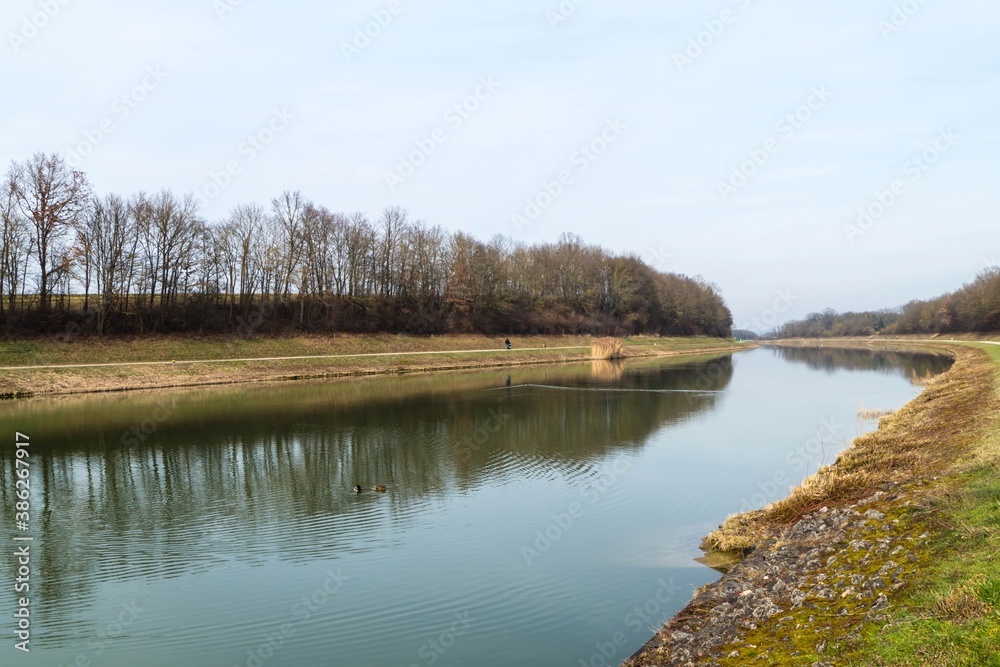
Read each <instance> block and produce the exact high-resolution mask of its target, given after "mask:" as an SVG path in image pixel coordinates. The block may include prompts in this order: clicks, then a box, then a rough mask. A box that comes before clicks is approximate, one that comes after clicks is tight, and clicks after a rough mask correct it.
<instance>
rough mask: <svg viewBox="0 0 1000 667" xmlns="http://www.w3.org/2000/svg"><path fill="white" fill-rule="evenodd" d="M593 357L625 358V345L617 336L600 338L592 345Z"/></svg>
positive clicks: (591, 353)
mask: <svg viewBox="0 0 1000 667" xmlns="http://www.w3.org/2000/svg"><path fill="white" fill-rule="evenodd" d="M590 356H591V358H592V359H624V358H625V347H624V346H623V345H622V342H621V341H620V340H618V339H617V338H599V339H597V340H595V341H594V342H593V343H592V344H591V346H590Z"/></svg>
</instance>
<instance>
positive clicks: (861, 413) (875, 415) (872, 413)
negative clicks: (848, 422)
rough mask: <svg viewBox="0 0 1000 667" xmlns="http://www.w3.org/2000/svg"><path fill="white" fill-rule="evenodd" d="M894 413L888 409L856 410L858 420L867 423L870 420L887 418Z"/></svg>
mask: <svg viewBox="0 0 1000 667" xmlns="http://www.w3.org/2000/svg"><path fill="white" fill-rule="evenodd" d="M895 413H896V411H895V410H892V409H888V408H881V409H871V408H860V409H858V419H864V420H865V421H868V420H870V419H879V418H881V417H889V416H891V415H893V414H895Z"/></svg>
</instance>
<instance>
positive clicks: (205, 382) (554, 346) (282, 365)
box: [0, 334, 752, 398]
mask: <svg viewBox="0 0 1000 667" xmlns="http://www.w3.org/2000/svg"><path fill="white" fill-rule="evenodd" d="M593 340H595V339H593V338H591V337H589V336H528V337H517V338H516V339H515V340H513V341H512V342H513V344H514V349H512V350H505V349H503V341H504V339H503V337H502V336H501V337H488V336H479V335H449V336H406V335H390V334H376V335H343V336H294V337H281V338H258V339H232V338H224V337H206V338H191V337H180V336H149V337H137V338H128V339H126V338H107V339H105V338H75V339H74V338H70V339H68V340H66V339H51V338H48V339H38V340H28V341H8V342H4V343H0V388H2V389H0V397H2V398H22V397H29V396H39V395H55V394H80V393H91V392H110V391H130V390H139V389H162V388H171V387H197V386H209V385H226V384H239V383H249V382H280V381H292V380H315V379H322V378H330V377H343V376H352V375H376V374H388V373H403V372H424V371H434V370H458V369H469V368H490V367H499V366H520V365H531V364H546V363H559V362H571V361H583V360H587V359H589V358H590V345H591V343H592V342H593ZM623 342H624V343H625V354H626V356H628V357H650V356H677V355H687V354H706V353H714V352H726V351H734V352H735V351H738V350H742V349H748V348H750V347H752V345H750V344H746V343H737V342H736V341H733V340H731V339H717V338H703V337H692V338H647V337H637V338H626V339H624V341H623Z"/></svg>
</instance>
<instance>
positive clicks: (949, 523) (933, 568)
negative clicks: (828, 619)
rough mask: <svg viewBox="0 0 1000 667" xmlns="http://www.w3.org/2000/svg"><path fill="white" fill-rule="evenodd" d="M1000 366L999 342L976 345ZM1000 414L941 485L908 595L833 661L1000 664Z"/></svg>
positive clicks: (911, 666)
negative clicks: (922, 565) (957, 472)
mask: <svg viewBox="0 0 1000 667" xmlns="http://www.w3.org/2000/svg"><path fill="white" fill-rule="evenodd" d="M976 347H979V348H980V349H983V350H985V351H986V353H987V354H988V355H989V357H990V359H991V360H992V361H993V363H994V365H995V366H996V367H997V381H998V383H1000V347H998V346H990V345H976ZM998 464H1000V420H994V423H993V424H992V425H991V426H990V427H989V428H988V429H987V431H986V432H985V433H984V434H983V436H982V438H981V440H980V442H979V447H978V448H977V450H976V452H975V455H974V458H973V460H972V461H971V462H970V463H969V464H968V466H967V469H966V470H965V471H964V472H962V473H961V474H960V475H958V476H957V477H956V478H955V479H953V480H949V481H948V482H946V483H945V484H944V485H943V488H941V489H939V490H938V492H937V494H936V497H935V499H934V500H933V501H932V504H931V507H930V511H929V512H928V520H929V521H931V522H932V524H933V528H935V529H936V530H933V532H932V531H929V532H932V534H936V537H935V539H934V540H932V541H931V542H930V543H929V545H928V546H927V553H926V554H922V556H926V558H921V560H922V561H924V562H926V563H927V567H925V568H923V569H922V570H921V572H920V573H919V575H918V578H917V579H916V580H915V581H914V582H913V583H912V585H911V586H910V587H909V591H910V593H909V598H908V599H905V600H903V601H902V603H901V604H898V605H894V607H895V608H896V609H897V611H895V612H894V613H893V614H892V615H891V617H890V621H889V622H888V623H887V624H882V625H880V626H869V627H867V628H865V629H864V632H863V633H862V639H861V643H860V645H859V646H856V647H853V648H850V649H845V650H844V651H843V652H842V653H841V654H840V655H839V656H838V657H836V658H835V659H834V664H845V665H876V666H878V667H903V666H906V667H917V666H920V667H924V666H927V667H930V666H932V665H933V666H934V667H1000V469H998Z"/></svg>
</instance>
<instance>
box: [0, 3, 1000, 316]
mask: <svg viewBox="0 0 1000 667" xmlns="http://www.w3.org/2000/svg"><path fill="white" fill-rule="evenodd" d="M560 6H562V7H563V8H564V11H563V14H565V16H563V15H562V14H558V12H560ZM227 8H228V9H229V10H231V11H228V10H227ZM894 8H898V9H894ZM390 9H392V10H394V11H395V13H394V14H393V13H392V11H390ZM570 9H572V11H569V10H570ZM46 11H47V12H48V14H51V15H52V16H51V17H49V16H47V15H45V14H44V13H43V12H46ZM373 12H376V13H377V12H382V13H383V15H384V16H391V17H392V19H391V21H390V22H388V23H387V25H385V26H384V27H383V26H379V25H378V24H377V23H372V22H373V21H374V19H373ZM551 12H556V13H551ZM724 12H725V13H724ZM894 13H895V16H894ZM556 18H558V19H560V20H559V21H556V20H555V19H556ZM562 19H565V20H562ZM894 19H895V23H893V20H894ZM904 19H905V20H904ZM383 22H385V21H383ZM366 27H367V28H368V29H369V31H370V32H371V33H372V34H373V35H374V37H372V38H371V39H370V43H368V44H367V45H365V43H364V41H361V40H359V41H357V43H356V45H355V38H356V31H357V30H358V29H360V30H364V29H365V28H366ZM890 28H892V30H890ZM896 28H898V29H896ZM0 29H2V31H3V41H2V44H0V54H2V55H0V67H2V69H0V72H2V74H0V76H2V79H3V90H4V94H3V97H2V98H0V160H2V161H3V163H4V164H7V163H9V161H10V160H12V159H23V158H24V157H26V156H28V155H30V154H31V153H32V152H34V151H37V150H43V151H58V152H62V153H64V154H70V153H71V151H73V150H76V149H77V148H78V147H80V144H81V143H82V144H83V150H84V152H86V151H87V149H91V150H90V151H89V152H90V154H89V155H86V156H81V157H80V158H79V164H80V168H82V169H84V170H85V171H86V172H87V173H88V175H89V176H90V179H91V181H92V183H93V185H94V186H95V188H96V189H97V190H98V191H101V192H108V191H117V192H122V193H130V192H134V191H138V190H156V189H159V188H160V187H164V186H166V187H170V188H172V189H174V190H177V191H179V192H188V191H196V190H197V191H199V192H201V193H202V198H203V201H204V202H205V206H204V208H203V214H204V215H205V216H206V217H207V218H209V219H216V218H221V217H224V216H225V215H226V214H227V212H228V211H229V209H230V207H232V206H233V205H234V204H236V203H238V202H245V201H259V202H262V203H263V202H267V201H268V200H269V199H270V198H271V197H272V196H274V195H277V194H278V193H280V192H281V191H282V190H284V189H301V190H302V191H303V192H304V193H305V194H306V195H307V196H308V197H310V198H312V199H314V200H316V201H318V202H321V203H324V204H326V205H328V206H330V207H331V208H333V209H337V210H345V211H353V210H362V211H365V212H368V213H369V214H370V215H372V216H375V215H377V214H378V212H379V211H380V210H381V209H382V208H383V207H384V206H386V205H399V206H403V207H405V208H407V209H408V210H409V211H410V213H411V215H412V216H413V217H414V218H418V219H424V220H427V221H428V222H430V223H436V224H441V225H443V226H444V227H446V228H448V229H451V230H465V231H469V232H471V233H473V234H474V235H476V236H478V237H480V238H482V239H486V238H488V237H489V236H492V235H493V234H495V233H501V234H504V235H510V236H513V237H514V238H517V239H522V240H525V241H529V242H538V241H550V240H555V239H556V238H558V236H559V235H560V234H561V233H563V232H573V233H576V234H580V235H581V236H582V237H583V238H584V239H585V240H586V241H588V242H592V243H596V244H600V245H603V246H606V247H608V248H611V249H613V250H616V251H625V252H629V251H631V252H635V253H637V254H639V255H640V256H642V257H643V258H644V259H645V260H646V261H647V262H649V263H651V264H653V265H655V266H657V268H660V269H664V270H671V271H677V272H681V273H686V274H689V275H698V274H700V275H702V276H704V277H705V278H706V279H708V280H710V281H712V282H715V283H717V284H718V285H719V286H720V287H721V288H722V291H723V293H724V295H725V297H726V299H727V301H728V303H729V305H730V307H731V308H732V310H733V313H734V316H735V320H736V325H737V326H740V327H748V326H751V324H752V323H753V322H754V320H755V319H756V320H758V321H759V322H760V321H761V320H760V318H761V317H762V316H763V315H764V314H765V313H766V312H767V309H768V308H769V307H770V306H771V305H772V304H773V302H774V301H775V300H776V298H777V293H778V292H782V293H785V294H787V293H788V292H789V291H790V292H791V294H792V295H794V299H793V301H794V303H793V304H792V305H791V307H790V308H788V309H787V311H786V312H784V313H782V314H781V316H780V319H782V320H783V319H787V318H789V317H801V316H803V315H805V314H806V313H808V312H811V311H815V310H820V309H822V308H824V307H827V306H831V307H834V308H837V309H839V310H847V309H862V308H875V307H880V306H891V305H898V304H900V303H903V302H905V301H908V300H909V299H911V298H918V297H919V298H926V297H931V296H935V295H937V294H940V293H942V292H945V291H950V290H953V289H955V288H957V287H959V286H960V285H961V284H962V283H963V282H967V281H969V280H971V279H972V278H973V277H974V276H975V274H976V273H977V272H979V271H980V270H981V269H982V268H983V267H984V264H985V263H987V262H989V261H994V262H997V261H1000V237H998V234H997V232H998V224H997V223H998V219H1000V187H998V181H1000V178H998V177H1000V5H998V4H997V3H996V2H995V0H949V1H948V2H945V1H944V0H925V1H924V2H919V0H907V2H901V1H899V0H874V1H873V0H864V1H862V0H846V1H844V0H840V1H837V2H809V3H804V2H792V1H791V0H736V1H735V2H734V1H732V0H722V1H716V2H704V1H701V2H695V1H693V0H681V1H675V2H663V1H662V0H661V1H658V2H654V1H652V0H648V1H647V0H618V1H616V2H611V1H610V0H575V1H574V0H566V1H565V2H563V3H562V4H561V5H560V2H559V1H558V0H552V1H551V2H546V1H538V2H529V1H527V0H507V1H506V2H503V3H476V2H458V1H457V0H422V1H419V0H413V1H408V0H396V1H395V2H390V1H389V0H380V1H374V2H360V1H358V2H355V1H344V2H337V3H320V2H291V3H276V2H271V3H265V2H264V1H263V0H243V1H242V2H239V1H238V0H218V1H217V2H214V1H213V0H198V1H195V0H173V1H171V2H166V1H152V0H146V1H142V0H139V1H131V2H125V1H124V0H121V1H119V0H91V1H89V2H84V1H83V0H64V2H63V3H60V2H59V0H7V2H5V3H4V9H3V10H2V12H0ZM713 30H714V32H715V33H716V34H712V31H713ZM690 40H694V41H693V42H692V41H690ZM699 40H700V41H701V43H702V44H703V45H704V47H703V48H702V49H701V53H700V55H699V53H698V52H697V50H691V51H690V55H692V56H695V57H692V58H690V60H687V61H683V62H682V61H681V60H680V59H679V57H678V55H677V54H680V53H683V52H684V51H685V50H686V49H688V47H689V45H690V44H692V43H695V44H696V43H697V42H698V41H699ZM345 44H347V45H353V48H349V49H345V48H344V45H345ZM149 72H159V74H157V75H156V76H153V75H151V74H149ZM490 79H492V80H493V81H494V82H495V90H493V87H494V86H493V85H491V86H490V87H486V86H484V85H483V84H481V83H480V81H482V80H485V81H489V80H490ZM137 86H139V87H140V88H138V89H136V92H135V93H134V94H133V93H132V92H131V91H132V90H133V89H135V88H136V87H137ZM142 86H145V88H142ZM477 88H478V92H479V96H480V98H481V99H474V98H473V99H471V100H470V101H469V102H468V104H469V108H470V109H472V108H475V109H474V110H472V111H462V112H461V115H459V113H458V112H456V111H454V110H452V109H453V106H454V105H455V104H461V103H462V102H463V100H465V99H466V98H467V97H468V96H470V95H474V94H475V92H476V91H477ZM812 91H822V92H821V94H820V95H816V94H814V93H813V92H812ZM123 95H124V96H126V97H125V99H124V100H123V99H122V96H123ZM130 95H132V98H131V99H129V96H130ZM827 98H828V99H827ZM140 99H141V101H140ZM810 103H811V104H812V107H813V108H812V109H809V108H808V106H803V105H808V104H810ZM133 107H134V108H133ZM796 111H798V112H799V113H800V120H798V121H795V123H794V125H793V124H789V123H788V122H787V121H784V122H783V119H784V118H785V117H786V115H787V114H790V113H791V114H794V113H795V112H796ZM276 112H277V115H276ZM288 114H291V115H292V116H294V118H291V119H289V118H288ZM609 122H611V123H612V124H613V125H612V127H614V128H616V129H614V130H609V129H607V128H608V127H609V126H608V123H609ZM102 124H103V128H104V129H101V128H102ZM269 125H270V129H269ZM948 128H951V134H952V137H953V138H952V139H950V140H948V141H945V140H939V139H938V137H939V134H940V133H942V132H943V133H947V130H948ZM108 130H110V131H108ZM273 130H278V131H277V132H273V133H272V131H273ZM435 130H437V133H436V135H434V134H433V133H434V132H435ZM602 131H603V132H604V133H605V138H606V139H613V141H611V142H610V143H609V144H607V146H606V150H605V151H604V152H603V154H601V155H599V156H597V155H595V156H594V158H593V159H591V158H585V157H581V156H582V154H578V153H577V151H578V149H579V147H580V146H581V145H584V144H588V143H590V142H591V141H592V140H595V139H597V138H598V137H600V136H601V134H602ZM261 132H263V135H262V136H261V141H260V143H258V146H257V147H255V146H253V145H252V144H250V143H247V144H244V142H245V141H246V140H247V138H248V137H249V136H253V135H258V133H261ZM88 134H89V137H90V138H89V139H88V138H87V137H88ZM432 136H435V137H436V138H437V140H436V141H435V140H434V139H429V140H428V141H429V143H428V142H427V141H425V142H424V145H425V147H429V146H433V148H434V150H433V154H431V155H429V156H426V158H425V159H423V160H421V158H424V156H422V155H417V156H416V157H417V160H416V161H422V162H423V164H421V165H420V166H419V167H418V168H416V169H415V170H414V173H413V174H412V175H408V176H407V178H405V179H403V181H402V182H399V181H396V182H395V184H394V186H395V187H394V188H392V187H390V185H389V184H387V178H386V173H387V172H390V171H392V170H396V169H398V168H399V163H400V160H401V159H405V158H406V156H408V155H409V154H411V153H412V152H413V151H415V150H417V144H416V142H418V141H420V140H425V139H428V138H429V137H432ZM98 140H99V141H98ZM267 140H270V143H266V144H265V142H266V141H267ZM936 140H937V141H938V143H937V147H935V141H936ZM95 144H99V145H95ZM598 144H600V142H598ZM597 148H601V146H600V145H598V146H597ZM925 150H926V151H928V155H927V159H928V160H932V161H933V162H934V164H932V165H931V164H927V165H925V166H926V168H921V167H920V166H919V165H917V164H916V163H910V164H908V161H909V160H910V159H911V157H912V156H914V155H919V154H921V153H923V152H924V151H925ZM768 151H770V154H768ZM428 152H429V151H428ZM750 152H753V153H756V154H757V156H758V161H762V157H761V156H763V155H766V156H767V161H766V163H764V164H763V165H762V166H760V167H757V165H753V164H748V165H747V166H746V171H755V172H756V173H753V175H752V176H750V177H749V178H747V179H746V182H745V184H741V185H740V187H736V188H734V189H733V190H729V191H728V192H727V195H726V197H725V198H724V197H723V196H722V195H721V194H720V187H719V185H720V183H721V182H727V181H729V180H730V178H731V176H732V172H733V170H734V169H736V168H739V167H740V165H741V164H742V163H743V162H744V161H746V160H748V159H749V154H750ZM228 162H232V163H233V165H234V166H235V168H236V169H235V170H238V172H239V173H236V174H235V175H234V176H232V177H231V178H230V181H231V182H230V183H229V185H228V187H225V188H222V189H219V190H217V189H216V188H214V186H211V185H210V184H211V183H212V181H211V180H210V175H211V174H212V173H213V172H221V171H223V170H224V169H225V168H226V165H227V163H228ZM583 166H586V167H587V168H586V169H585V170H583V169H582V167H583ZM561 171H565V172H567V173H566V174H564V176H567V177H568V178H567V182H568V185H565V186H564V187H563V188H562V189H563V192H562V193H561V194H560V195H559V196H558V197H556V198H555V199H554V200H553V201H551V202H549V201H548V199H547V196H548V195H547V194H546V193H545V190H544V188H543V182H546V181H549V182H551V181H554V180H556V179H557V178H558V176H559V174H560V172H561ZM404 173H407V174H408V172H405V170H404ZM220 180H225V179H220ZM894 181H899V183H896V187H897V192H898V193H901V194H898V195H892V194H891V190H892V187H893V184H894ZM732 182H733V183H742V181H741V180H739V179H737V180H735V181H732ZM883 191H886V192H888V193H889V194H887V195H883V196H882V198H883V200H885V201H888V198H889V197H890V196H891V197H894V198H895V201H894V202H892V203H891V205H889V206H888V208H887V210H886V211H885V213H884V214H882V215H881V216H880V217H877V218H872V219H871V221H870V222H867V223H865V226H867V229H863V228H862V227H856V228H855V229H854V233H852V234H851V235H849V234H848V233H847V232H846V231H845V226H848V225H852V224H857V218H858V213H857V211H858V209H859V208H860V207H865V208H870V207H872V210H873V211H874V212H876V213H878V211H879V206H880V204H879V203H878V198H877V197H876V193H877V192H883ZM539 195H541V199H540V203H542V204H544V205H546V207H545V208H544V210H541V214H540V215H538V216H537V219H535V220H531V221H530V224H527V225H524V224H520V225H518V224H515V222H514V221H513V216H514V215H515V214H520V215H521V216H524V215H525V211H526V203H525V200H526V199H528V198H533V199H534V198H536V197H538V196H539ZM532 213H534V212H532ZM525 219H527V218H525ZM858 231H861V232H862V233H860V234H858V233H857V232H858ZM782 310H785V309H784V308H782Z"/></svg>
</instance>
